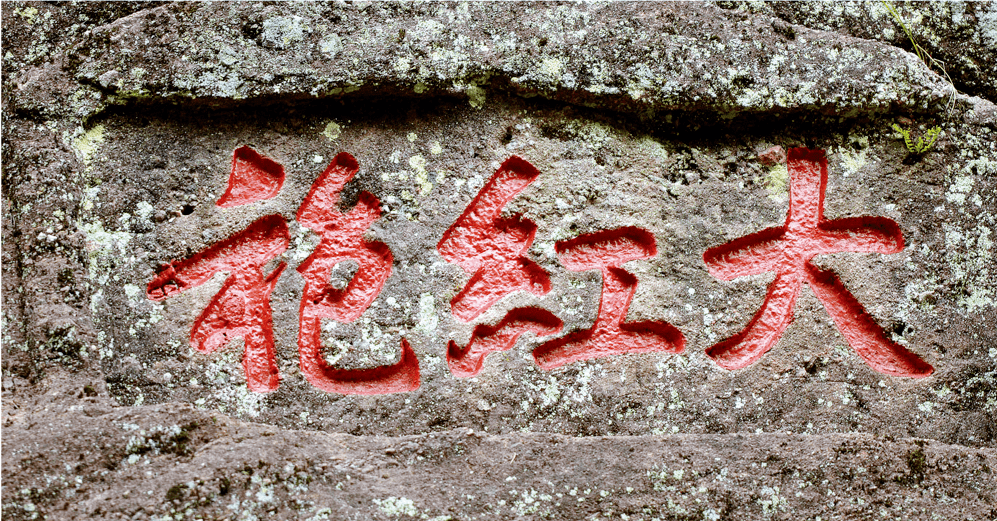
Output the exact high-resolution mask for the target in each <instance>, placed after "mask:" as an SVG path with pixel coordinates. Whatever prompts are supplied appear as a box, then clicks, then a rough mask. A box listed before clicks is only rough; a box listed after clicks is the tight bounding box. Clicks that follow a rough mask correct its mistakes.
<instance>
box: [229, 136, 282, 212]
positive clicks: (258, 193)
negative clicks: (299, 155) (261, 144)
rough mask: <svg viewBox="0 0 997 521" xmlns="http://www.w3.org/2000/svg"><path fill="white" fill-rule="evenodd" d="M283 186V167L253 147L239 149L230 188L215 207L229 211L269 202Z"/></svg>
mask: <svg viewBox="0 0 997 521" xmlns="http://www.w3.org/2000/svg"><path fill="white" fill-rule="evenodd" d="M283 185H284V167H282V166H280V164H279V163H277V162H276V161H274V160H273V159H270V158H269V157H263V156H261V155H260V154H259V153H258V152H256V151H255V150H253V149H252V148H249V147H245V146H244V147H239V148H237V149H235V152H232V172H231V173H230V174H229V178H228V188H227V189H226V190H225V193H224V194H222V196H221V197H220V198H219V199H218V202H216V203H215V204H217V205H218V206H221V207H224V208H229V207H232V206H239V205H243V204H248V203H252V202H256V201H262V200H264V199H270V198H271V197H273V196H275V195H277V194H278V193H279V192H280V188H281V187H282V186H283Z"/></svg>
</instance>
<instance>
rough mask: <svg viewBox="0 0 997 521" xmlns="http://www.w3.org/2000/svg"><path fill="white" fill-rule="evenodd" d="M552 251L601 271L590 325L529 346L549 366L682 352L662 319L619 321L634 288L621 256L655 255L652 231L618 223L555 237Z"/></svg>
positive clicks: (575, 265)
mask: <svg viewBox="0 0 997 521" xmlns="http://www.w3.org/2000/svg"><path fill="white" fill-rule="evenodd" d="M555 250H556V251H557V256H558V258H559V259H560V260H561V263H562V264H564V266H565V267H566V268H568V269H569V270H571V271H588V270H593V269H598V270H601V271H602V298H601V300H600V302H599V314H598V316H597V317H596V319H595V324H594V325H593V326H592V328H591V329H588V330H584V331H576V332H574V333H571V334H568V335H566V336H564V337H562V338H559V339H556V340H551V341H549V342H547V343H545V344H543V345H541V346H540V347H538V348H536V349H535V350H534V351H533V357H534V359H535V360H536V362H537V365H539V366H540V367H542V368H544V369H547V370H550V369H554V368H556V367H560V366H562V365H565V364H569V363H572V362H576V361H579V360H588V359H592V358H600V357H605V356H612V355H619V354H626V353H648V352H658V351H662V352H669V353H681V352H682V351H683V350H684V349H685V337H684V336H683V335H682V332H681V331H679V330H678V329H676V328H675V326H673V325H671V324H669V323H667V322H655V321H645V322H629V323H627V322H624V320H625V319H626V316H627V311H628V310H629V309H630V302H631V300H632V299H633V296H634V293H635V292H636V291H637V277H635V276H634V275H633V274H631V273H629V272H627V271H626V270H624V269H622V268H620V266H621V265H623V264H624V263H625V262H628V261H631V260H637V259H648V258H651V257H654V256H655V255H657V247H656V246H655V241H654V235H652V234H651V233H650V232H648V231H646V230H642V229H640V228H632V227H627V228H617V229H615V230H606V231H601V232H596V233H590V234H586V235H582V236H579V237H576V238H574V239H571V240H569V241H560V242H558V243H556V245H555Z"/></svg>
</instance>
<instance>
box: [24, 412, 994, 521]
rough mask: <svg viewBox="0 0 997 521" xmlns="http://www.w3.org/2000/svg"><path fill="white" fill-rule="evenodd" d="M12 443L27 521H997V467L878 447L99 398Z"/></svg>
mask: <svg viewBox="0 0 997 521" xmlns="http://www.w3.org/2000/svg"><path fill="white" fill-rule="evenodd" d="M4 434H5V435H4V460H5V465H10V466H20V467H30V468H33V469H36V471H35V473H33V474H27V473H18V474H15V475H14V476H12V477H8V478H5V480H4V487H5V488H7V489H10V490H11V492H10V493H8V494H7V495H6V496H5V498H4V515H5V517H6V516H11V518H12V519H15V518H17V519H20V518H24V519H28V518H32V516H33V515H38V516H39V517H46V518H52V519H95V518H106V519H113V518H117V517H124V518H128V519H131V518H134V517H135V516H138V517H153V518H158V519H167V518H172V516H175V515H178V516H181V517H182V518H189V519H196V518H201V519H210V518H218V519H221V518H232V517H236V518H240V519H244V518H252V517H258V518H264V517H268V518H287V519H295V518H297V519H314V518H318V519H353V518H363V519H398V518H402V519H405V518H412V517H415V518H423V519H471V518H486V519H522V518H538V519H540V518H543V519H590V518H592V517H600V518H619V517H622V516H628V517H630V518H637V519H769V518H776V519H790V518H797V519H798V518H805V519H810V518H815V517H820V516H821V515H826V513H829V512H833V513H834V514H832V515H837V516H859V517H873V516H874V517H885V518H889V519H929V518H930V516H931V515H932V514H937V513H938V512H939V511H942V512H944V514H943V515H945V516H946V517H947V518H949V519H987V518H992V517H993V516H994V515H997V510H995V509H994V508H995V507H994V505H995V504H997V497H995V491H994V488H993V479H994V477H993V470H992V469H994V468H997V451H995V450H994V449H992V448H968V447H962V446H955V445H946V444H943V443H939V442H937V441H932V440H922V439H908V440H896V439H893V438H882V437H875V436H869V435H862V434H840V435H832V436H812V435H801V434H788V433H768V434H729V435H689V434H679V435H673V436H664V437H662V436H657V437H648V436H637V437H632V436H612V437H598V436H596V437H569V436H564V435H560V434H544V433H511V434H503V435H498V436H495V435H485V434H484V433H481V432H478V431H474V430H472V429H454V430H448V431H443V432H437V433H429V434H420V435H412V436H401V437H357V436H350V435H348V434H334V433H323V432H308V431H295V430H282V429H276V428H273V427H269V426H263V425H259V424H247V423H243V422H239V421H236V420H232V419H229V418H227V417H225V416H220V415H213V414H211V413H209V412H206V411H198V410H196V409H193V408H191V407H189V406H181V405H160V406H151V407H109V406H107V405H105V404H101V403H100V400H98V399H94V398H91V399H86V400H84V401H83V403H81V404H80V405H77V406H76V407H75V409H74V410H71V411H65V412H59V413H55V412H40V411H38V412H32V413H30V414H27V415H24V416H22V417H20V418H19V419H18V421H17V422H16V423H14V424H13V425H9V426H7V427H6V428H5V429H4ZM940 505H946V506H945V507H941V508H940Z"/></svg>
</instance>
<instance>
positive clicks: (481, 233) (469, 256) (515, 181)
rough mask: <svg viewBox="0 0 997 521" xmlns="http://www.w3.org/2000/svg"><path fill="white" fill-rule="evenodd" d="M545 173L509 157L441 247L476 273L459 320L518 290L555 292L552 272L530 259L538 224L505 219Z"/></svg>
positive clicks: (460, 303)
mask: <svg viewBox="0 0 997 521" xmlns="http://www.w3.org/2000/svg"><path fill="white" fill-rule="evenodd" d="M539 175H540V172H538V171H537V169H536V168H534V167H533V165H531V164H530V163H529V162H527V161H525V160H524V159H521V158H519V157H517V156H512V157H510V158H509V159H507V160H506V161H505V162H504V163H502V166H500V167H499V169H498V170H496V171H495V174H494V175H492V178H491V179H489V180H488V183H487V184H486V185H485V186H484V187H483V188H482V189H481V191H480V192H478V195H477V196H476V197H475V198H474V200H473V201H471V204H470V205H468V207H467V208H466V209H465V210H464V213H463V214H461V216H460V217H459V218H458V219H457V221H456V222H454V224H453V225H452V226H450V228H449V229H448V230H447V231H446V233H444V234H443V238H442V239H441V240H440V242H439V244H437V245H436V250H437V251H439V252H440V255H442V256H443V258H444V259H446V260H447V261H448V262H452V263H454V264H457V265H459V266H460V267H461V268H463V269H464V271H466V272H467V273H469V274H471V280H470V281H468V283H467V285H466V286H464V289H463V290H461V292H460V293H458V294H457V296H455V297H454V298H453V299H452V300H451V301H450V308H451V310H452V311H453V314H454V316H456V317H457V318H459V319H461V320H463V321H465V322H470V321H472V320H474V319H475V318H477V317H478V316H479V315H480V314H481V313H483V312H484V311H485V310H486V309H488V308H489V307H490V306H491V305H492V304H494V303H496V302H498V300H499V299H501V298H502V297H504V296H506V295H508V294H510V293H513V292H515V291H519V290H523V291H529V292H531V293H533V294H534V295H545V294H547V292H549V291H550V277H548V275H547V272H546V271H544V269H543V268H541V267H540V266H539V265H538V264H537V263H535V262H533V261H532V260H530V259H528V258H526V257H525V254H526V251H527V250H529V249H530V246H531V245H532V244H533V238H534V236H535V235H536V233H537V226H536V224H534V223H533V221H530V220H528V219H523V218H521V216H518V215H514V216H512V217H508V218H503V217H502V209H503V208H504V207H505V206H506V205H507V204H509V202H510V201H512V199H513V198H514V197H516V196H517V195H518V194H519V193H520V192H522V191H523V189H525V188H526V187H527V186H529V184H530V183H532V182H533V181H534V180H535V179H536V178H537V176H539Z"/></svg>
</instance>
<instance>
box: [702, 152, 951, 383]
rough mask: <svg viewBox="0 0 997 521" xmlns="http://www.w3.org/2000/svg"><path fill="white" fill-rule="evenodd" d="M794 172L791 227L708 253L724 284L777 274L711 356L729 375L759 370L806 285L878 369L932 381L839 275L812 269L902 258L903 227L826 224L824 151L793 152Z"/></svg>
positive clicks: (878, 221)
mask: <svg viewBox="0 0 997 521" xmlns="http://www.w3.org/2000/svg"><path fill="white" fill-rule="evenodd" d="M788 167H789V174H790V192H789V212H788V215H787V217H786V224H785V226H780V227H775V228H768V229H765V230H762V231H760V232H756V233H753V234H751V235H747V236H744V237H741V238H740V239H735V240H733V241H731V242H729V243H727V244H724V245H722V246H718V247H715V248H710V249H709V250H707V251H706V253H705V254H703V261H704V262H705V263H706V266H707V268H708V269H709V271H710V274H711V275H713V276H714V277H717V278H719V279H722V280H732V279H734V278H737V277H743V276H746V275H755V274H759V273H765V272H770V271H774V272H776V277H775V280H774V281H773V282H772V284H771V285H770V286H769V291H768V295H767V296H766V297H765V302H764V304H762V307H761V309H759V310H758V313H756V314H755V316H754V318H752V319H751V321H750V322H748V325H747V327H745V328H744V330H743V331H741V332H740V333H738V334H737V335H734V336H733V337H731V338H729V339H727V340H725V341H723V342H720V343H718V344H716V345H714V346H713V347H711V348H710V349H709V350H707V352H706V353H707V354H708V355H709V356H710V357H711V358H713V359H714V360H715V361H716V363H717V364H718V365H720V366H721V367H723V368H725V369H730V370H734V369H741V368H744V367H747V366H749V365H751V364H753V363H754V362H755V361H757V360H758V359H759V358H761V356H762V355H763V354H765V352H767V351H768V350H769V349H771V348H772V346H774V345H775V343H776V342H778V341H779V338H781V337H782V334H783V332H785V330H786V327H788V326H789V323H790V322H792V320H793V307H794V305H795V303H796V296H797V295H798V294H799V292H800V288H801V286H802V285H803V283H804V282H806V283H808V284H809V285H810V288H811V289H812V290H813V292H814V295H816V296H817V299H818V300H820V302H821V303H822V304H823V305H824V308H825V309H826V310H827V312H828V314H830V315H831V318H832V319H833V320H834V323H835V325H836V326H837V328H838V331H840V332H841V334H842V335H843V336H844V337H845V339H846V340H847V341H848V344H849V345H850V346H852V349H854V350H855V352H857V353H858V354H859V356H861V357H862V359H863V360H865V361H866V363H867V364H869V365H870V366H871V367H872V368H873V369H875V370H877V371H879V372H881V373H886V374H889V375H895V376H909V377H915V378H919V377H925V376H928V375H930V374H931V373H932V372H933V371H934V369H933V368H932V367H931V366H930V365H928V364H927V363H926V362H925V361H924V360H921V359H920V358H919V357H918V356H917V355H915V354H914V353H911V352H910V351H908V350H907V349H904V347H903V346H900V345H898V344H897V343H895V342H893V341H891V340H889V339H887V338H886V335H885V333H884V332H883V330H882V328H880V327H879V326H878V325H877V324H876V322H875V321H874V320H873V319H872V317H870V316H869V314H868V313H867V312H866V311H865V309H863V308H862V305H861V304H859V302H858V301H857V300H856V299H855V297H854V296H852V294H851V293H850V292H849V291H848V290H847V289H846V288H845V286H844V285H843V284H842V283H841V281H840V280H839V279H838V277H837V276H836V275H835V274H834V273H832V272H830V271H824V270H821V269H819V268H817V267H816V266H814V265H813V264H812V263H811V262H810V261H811V259H813V257H814V256H815V255H820V254H826V253H839V252H877V253H884V254H889V253H897V252H899V251H901V250H903V234H902V233H901V232H900V227H899V226H897V223H895V222H894V221H893V220H891V219H887V218H885V217H853V218H845V219H835V220H826V219H824V191H825V188H826V187H827V158H826V157H825V156H824V151H822V150H808V149H806V148H793V149H790V150H789V158H788Z"/></svg>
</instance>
